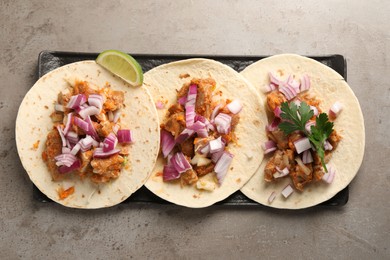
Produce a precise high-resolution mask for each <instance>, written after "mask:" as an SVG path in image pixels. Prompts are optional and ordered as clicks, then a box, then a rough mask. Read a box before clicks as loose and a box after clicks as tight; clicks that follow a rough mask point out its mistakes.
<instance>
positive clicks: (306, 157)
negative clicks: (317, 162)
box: [302, 150, 313, 164]
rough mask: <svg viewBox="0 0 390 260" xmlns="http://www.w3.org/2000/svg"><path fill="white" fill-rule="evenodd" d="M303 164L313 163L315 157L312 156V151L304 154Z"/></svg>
mask: <svg viewBox="0 0 390 260" xmlns="http://www.w3.org/2000/svg"><path fill="white" fill-rule="evenodd" d="M302 162H303V163H304V164H308V163H312V162H313V155H312V154H311V152H310V150H306V151H304V152H303V154H302Z"/></svg>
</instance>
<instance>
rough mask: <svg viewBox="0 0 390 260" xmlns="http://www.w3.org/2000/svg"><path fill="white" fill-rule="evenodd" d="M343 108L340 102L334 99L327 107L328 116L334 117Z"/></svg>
mask: <svg viewBox="0 0 390 260" xmlns="http://www.w3.org/2000/svg"><path fill="white" fill-rule="evenodd" d="M342 110H343V106H342V105H341V103H340V102H338V101H336V102H335V103H334V104H333V105H332V106H331V107H330V109H329V116H331V117H332V118H336V117H337V116H338V115H339V114H340V112H341V111H342Z"/></svg>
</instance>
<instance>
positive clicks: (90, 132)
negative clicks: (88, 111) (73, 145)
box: [85, 116, 99, 141]
mask: <svg viewBox="0 0 390 260" xmlns="http://www.w3.org/2000/svg"><path fill="white" fill-rule="evenodd" d="M85 122H87V123H88V124H89V129H88V131H86V134H88V135H90V136H92V138H93V139H95V140H96V141H99V135H98V134H97V132H96V130H95V127H94V126H93V123H92V120H91V118H90V117H89V116H87V117H86V118H85Z"/></svg>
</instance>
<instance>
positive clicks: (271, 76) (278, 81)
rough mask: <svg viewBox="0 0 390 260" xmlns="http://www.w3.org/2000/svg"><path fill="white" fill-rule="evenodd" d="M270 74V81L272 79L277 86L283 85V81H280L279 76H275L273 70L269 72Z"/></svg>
mask: <svg viewBox="0 0 390 260" xmlns="http://www.w3.org/2000/svg"><path fill="white" fill-rule="evenodd" d="M268 76H269V81H270V82H271V83H272V84H274V85H276V86H279V85H281V82H282V81H280V80H279V79H278V78H276V76H275V75H274V74H273V73H272V72H269V73H268Z"/></svg>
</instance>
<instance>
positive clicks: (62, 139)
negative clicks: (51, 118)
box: [57, 125, 66, 146]
mask: <svg viewBox="0 0 390 260" xmlns="http://www.w3.org/2000/svg"><path fill="white" fill-rule="evenodd" d="M57 130H58V133H59V134H60V137H61V141H62V146H66V139H65V136H64V132H63V131H62V127H61V126H60V125H57Z"/></svg>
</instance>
